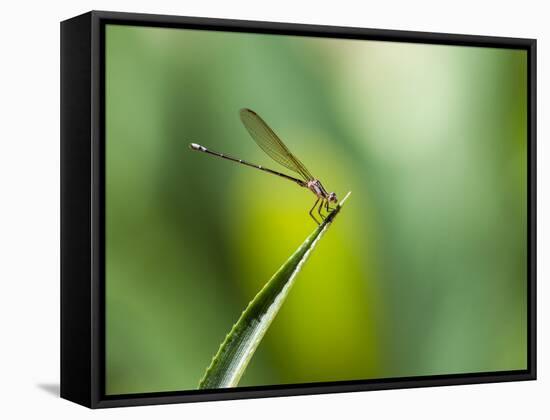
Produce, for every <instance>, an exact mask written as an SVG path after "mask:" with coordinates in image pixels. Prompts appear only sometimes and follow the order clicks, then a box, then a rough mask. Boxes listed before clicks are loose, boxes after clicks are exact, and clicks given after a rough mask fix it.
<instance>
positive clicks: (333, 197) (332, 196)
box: [328, 192, 338, 203]
mask: <svg viewBox="0 0 550 420" xmlns="http://www.w3.org/2000/svg"><path fill="white" fill-rule="evenodd" d="M328 201H330V202H331V203H337V202H338V198H336V193H333V192H331V193H330V194H329V195H328Z"/></svg>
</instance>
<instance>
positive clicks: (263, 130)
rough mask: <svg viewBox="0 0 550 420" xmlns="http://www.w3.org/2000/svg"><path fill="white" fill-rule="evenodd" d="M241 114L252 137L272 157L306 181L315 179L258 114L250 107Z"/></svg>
mask: <svg viewBox="0 0 550 420" xmlns="http://www.w3.org/2000/svg"><path fill="white" fill-rule="evenodd" d="M240 116H241V121H242V122H243V124H244V126H245V128H246V130H247V131H248V133H249V134H250V136H251V137H252V139H253V140H254V141H255V142H256V143H257V144H258V146H260V148H261V149H262V150H263V151H264V152H266V153H267V154H268V155H269V157H270V158H271V159H273V160H274V161H275V162H277V163H279V164H281V165H283V166H284V167H286V168H288V169H290V170H291V171H294V172H296V173H297V174H299V175H300V176H301V177H302V178H303V179H304V180H305V181H311V180H313V179H314V178H313V176H312V175H311V173H310V172H309V171H308V170H307V168H306V167H305V166H304V165H303V163H302V162H300V161H299V160H298V158H297V157H296V156H294V155H293V154H292V152H291V151H290V150H288V147H286V145H285V144H284V143H283V141H282V140H281V139H280V138H279V137H278V136H277V134H275V132H274V131H273V130H272V129H271V128H270V127H269V126H268V125H267V124H266V122H265V121H264V120H263V119H262V118H261V117H260V116H259V115H258V114H256V113H255V112H254V111H252V110H250V109H248V108H243V109H241V111H240Z"/></svg>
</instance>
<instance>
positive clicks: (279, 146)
mask: <svg viewBox="0 0 550 420" xmlns="http://www.w3.org/2000/svg"><path fill="white" fill-rule="evenodd" d="M239 115H240V118H241V121H242V123H243V125H244V126H245V128H246V130H247V131H248V133H249V134H250V137H252V139H253V140H254V141H255V142H256V144H257V145H258V146H259V147H260V148H261V149H262V150H263V151H264V152H265V153H266V154H267V155H268V156H269V157H270V158H271V159H273V160H274V161H275V162H277V163H278V164H280V165H282V166H284V167H285V168H287V169H289V170H291V171H292V172H294V173H296V174H297V175H299V178H295V177H293V176H290V175H287V174H285V173H282V172H279V171H275V170H273V169H269V168H266V167H264V166H262V165H256V164H254V163H250V162H247V161H245V160H242V159H237V158H235V157H232V156H229V155H226V154H224V153H219V152H215V151H213V150H210V149H207V148H206V147H204V146H201V145H200V144H196V143H191V144H190V145H189V147H190V148H191V149H192V150H196V151H198V152H203V153H207V154H209V155H211V156H216V157H219V158H223V159H226V160H230V161H232V162H237V163H240V164H242V165H246V166H249V167H252V168H256V169H260V170H261V171H264V172H267V173H270V174H273V175H277V176H280V177H281V178H285V179H288V180H289V181H293V182H295V183H296V184H298V185H299V186H300V187H304V188H307V189H308V190H310V191H311V192H312V193H313V194H314V195H315V197H316V198H317V199H316V201H315V204H313V207H312V208H311V210H310V211H309V215H310V216H311V218H312V219H313V220H315V223H317V224H318V225H320V224H321V222H320V221H319V220H317V218H316V217H315V216H314V211H315V209H317V213H318V214H319V216H320V217H321V220H323V219H325V217H326V215H324V214H323V208H324V209H325V210H326V212H327V213H330V212H331V211H332V210H334V208H331V207H330V204H332V203H334V204H336V203H338V198H337V197H336V193H334V192H331V193H329V192H327V190H326V189H325V187H323V184H321V181H319V179H317V178H315V177H314V176H313V175H311V172H309V171H308V170H307V168H306V167H305V166H304V164H303V163H302V162H300V160H299V159H298V158H297V157H296V156H295V155H294V154H293V153H292V152H291V151H290V150H289V149H288V147H287V146H286V145H285V144H284V143H283V141H282V140H281V139H280V138H279V136H277V134H275V132H274V131H273V130H272V129H271V128H270V127H269V125H267V123H266V122H265V121H264V120H263V119H262V118H261V117H260V116H259V115H258V114H257V113H255V112H254V111H252V110H251V109H248V108H243V109H241V110H240V111H239Z"/></svg>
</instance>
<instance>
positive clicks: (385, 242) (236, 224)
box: [106, 25, 527, 394]
mask: <svg viewBox="0 0 550 420" xmlns="http://www.w3.org/2000/svg"><path fill="white" fill-rule="evenodd" d="M526 58H527V57H526V53H525V52H524V51H519V50H505V49H489V48H474V47H456V46H438V45H423V44H406V43H389V42H375V41H372V42H371V41H357V40H336V39H323V38H307V37H294V36H275V35H254V34H244V33H226V32H208V31H193V30H181V29H166V28H147V27H131V26H117V25H108V26H107V29H106V184H107V186H106V322H107V325H106V391H107V393H108V394H123V393H141V392H155V391H174V390H188V389H195V388H196V387H197V385H198V381H199V379H200V377H201V376H202V374H203V372H204V370H205V368H206V367H207V366H208V364H209V363H210V361H211V358H212V356H213V355H214V353H215V352H216V351H217V349H218V346H219V344H220V343H221V341H222V340H223V338H224V337H225V334H226V333H227V332H228V331H229V330H230V328H231V326H232V325H233V323H234V322H235V321H236V320H237V319H238V317H239V315H240V313H241V311H242V310H243V309H244V308H245V306H246V305H247V303H248V302H249V301H250V300H251V299H252V297H253V296H254V295H255V294H256V292H258V291H259V289H260V288H261V287H262V286H263V284H264V283H265V282H266V281H267V280H268V279H269V278H270V276H271V275H272V274H273V273H274V272H275V271H276V270H277V268H278V267H279V266H280V265H281V264H282V263H283V262H284V261H285V260H286V258H287V257H288V256H289V255H290V254H291V253H292V252H293V251H294V250H295V249H296V248H297V246H298V245H299V244H300V243H301V242H302V241H303V240H304V239H305V237H306V236H307V235H308V234H309V233H310V232H311V231H312V230H313V228H314V227H315V225H314V223H313V221H312V220H311V219H310V218H309V216H308V214H307V212H308V210H309V208H310V207H311V206H312V204H313V202H314V200H315V199H314V196H313V195H312V194H311V193H310V192H308V191H306V190H305V189H301V188H298V187H297V186H296V185H295V184H293V183H291V182H287V181H285V180H283V179H280V178H278V177H275V176H270V175H267V174H264V173H261V172H259V171H255V170H253V169H250V168H246V167H243V166H240V165H237V164H232V163H230V162H225V161H222V160H219V159H215V158H212V157H210V156H207V155H204V154H199V153H196V152H193V151H191V150H189V148H188V144H189V143H190V142H196V143H200V144H203V145H205V146H207V147H210V148H212V149H214V150H218V151H220V152H224V153H227V154H231V155H234V156H237V157H239V158H242V159H246V160H249V161H252V162H256V163H258V164H262V165H265V166H267V167H272V168H274V169H277V170H280V169H284V168H281V167H278V166H277V164H276V163H274V162H272V161H270V159H269V157H267V155H265V154H264V153H263V152H262V151H261V150H260V149H259V148H258V147H257V146H256V144H255V143H254V142H253V141H252V140H251V139H250V137H249V135H248V133H247V132H246V130H245V129H244V127H243V126H242V125H241V122H240V120H239V117H238V111H239V109H240V108H242V107H248V108H251V109H253V110H255V111H256V112H258V113H259V114H260V115H261V116H262V117H263V118H264V119H265V120H266V121H267V122H268V124H270V125H271V126H272V128H273V129H274V130H275V132H277V133H278V134H279V136H280V137H281V138H282V139H283V140H284V141H285V142H286V143H287V144H288V145H289V147H290V148H291V150H292V151H293V152H294V153H295V154H296V155H297V156H299V157H300V159H301V160H302V161H303V162H304V163H305V164H306V166H307V167H308V168H309V170H310V171H311V172H312V173H313V174H314V175H316V176H317V177H318V178H319V179H321V180H322V182H323V183H324V185H325V187H326V188H327V189H328V190H329V191H336V192H337V193H338V195H339V197H343V195H344V194H345V193H346V192H347V191H353V194H352V196H351V197H350V199H349V201H348V203H347V205H346V208H345V209H344V210H343V212H342V214H341V215H340V217H338V220H337V221H336V222H335V224H334V226H333V227H332V228H331V229H330V231H329V232H328V235H326V237H325V238H324V239H323V240H322V241H321V242H320V243H319V246H318V248H317V249H316V250H315V252H314V253H313V255H312V257H311V259H310V260H309V262H308V263H307V264H306V266H305V267H304V269H303V271H302V273H301V274H300V276H299V278H298V279H297V283H296V285H295V286H294V288H293V289H292V291H291V293H290V295H289V297H288V300H287V301H286V302H285V304H284V305H283V307H282V309H281V312H280V313H279V315H278V317H277V318H276V319H275V321H274V323H273V324H272V326H271V328H270V330H269V331H268V333H267V335H266V336H265V338H264V340H263V342H262V343H261V344H260V346H259V348H258V350H257V352H256V354H255V356H254V357H253V359H252V361H251V364H250V365H249V368H248V370H247V371H246V373H245V375H244V377H243V379H242V380H241V383H240V385H242V386H247V385H271V384H290V383H304V382H316V381H338V380H353V379H369V378H388V377H402V376H411V375H412V376H417V375H433V374H452V373H465V372H486V371H502V370H516V369H525V368H526V363H527V362H526V359H527V355H526V159H527V158H526V141H527V140H526V138H527V136H526V133H527V103H526V98H527V89H526V87H527V74H526Z"/></svg>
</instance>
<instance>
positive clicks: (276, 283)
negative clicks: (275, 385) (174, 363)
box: [199, 192, 351, 389]
mask: <svg viewBox="0 0 550 420" xmlns="http://www.w3.org/2000/svg"><path fill="white" fill-rule="evenodd" d="M350 194H351V192H349V193H348V194H347V195H346V196H345V197H344V198H343V199H342V200H341V202H340V203H339V204H338V206H337V207H336V208H335V209H334V210H333V211H332V212H331V213H330V214H329V215H328V216H327V217H326V218H325V220H324V221H323V223H321V224H320V225H319V226H318V227H317V228H316V229H315V230H314V231H313V233H311V234H310V235H309V236H308V237H307V238H306V240H305V241H304V242H303V243H302V244H301V245H300V246H299V247H298V249H297V250H296V251H295V252H294V253H293V254H292V255H291V256H290V258H289V259H288V260H287V261H286V262H285V263H284V264H283V265H282V266H281V267H280V268H279V270H278V271H277V272H276V273H275V274H274V275H273V277H271V279H270V280H269V281H268V282H267V283H266V284H265V286H264V287H263V288H262V289H261V290H260V291H259V292H258V294H257V295H256V296H255V297H254V298H253V299H252V300H251V301H250V303H249V304H248V306H247V307H246V309H245V310H244V311H243V313H242V314H241V316H240V318H239V320H238V321H237V322H236V323H235V325H233V328H232V329H231V331H230V332H229V333H228V334H227V336H226V337H225V340H224V341H223V342H222V344H221V345H220V348H219V350H218V352H217V353H216V355H215V356H214V357H213V359H212V362H211V363H210V366H209V367H208V369H207V370H206V373H205V374H204V376H203V378H202V379H201V381H200V383H199V389H214V388H230V387H234V386H237V384H238V383H239V380H240V379H241V377H242V375H243V373H244V371H245V370H246V367H247V366H248V363H249V362H250V359H251V358H252V356H253V355H254V352H255V351H256V349H257V347H258V345H259V344H260V342H261V340H262V338H263V337H264V335H265V333H266V332H267V330H268V328H269V326H270V325H271V323H272V321H273V320H274V319H275V316H276V315H277V313H278V312H279V309H280V308H281V306H282V305H283V303H284V301H285V299H286V297H287V295H288V293H289V291H290V289H291V287H292V285H293V284H294V281H295V279H296V277H297V275H298V273H299V272H300V270H301V268H302V266H303V264H304V263H305V262H306V261H307V259H308V257H309V255H310V254H311V251H313V249H314V248H315V246H316V244H317V243H318V241H319V240H320V239H321V238H322V237H323V235H324V234H325V232H326V231H327V229H328V227H329V226H330V225H331V223H332V221H333V220H334V218H335V217H336V215H337V214H338V213H339V211H340V209H341V208H342V205H343V204H344V202H345V201H346V199H347V198H348V197H349V195H350Z"/></svg>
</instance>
